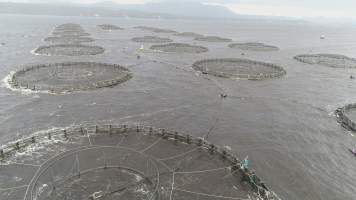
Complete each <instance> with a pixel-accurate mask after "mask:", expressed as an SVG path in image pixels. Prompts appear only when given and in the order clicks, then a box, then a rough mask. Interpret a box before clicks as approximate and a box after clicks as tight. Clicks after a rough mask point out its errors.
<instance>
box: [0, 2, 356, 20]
mask: <svg viewBox="0 0 356 200" xmlns="http://www.w3.org/2000/svg"><path fill="white" fill-rule="evenodd" d="M1 1H2V2H19V1H20V2H72V3H94V2H101V1H108V0H0V2H1ZM112 1H114V2H116V3H122V4H128V3H129V4H136V3H147V2H157V1H176V2H182V0H112ZM184 1H186V2H189V1H194V2H202V3H210V4H218V5H222V6H225V7H227V8H229V9H231V10H232V11H234V12H236V13H239V14H252V15H272V16H292V17H336V18H354V19H356V11H355V10H356V0H184Z"/></svg>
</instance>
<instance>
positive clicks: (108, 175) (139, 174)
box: [0, 124, 280, 200]
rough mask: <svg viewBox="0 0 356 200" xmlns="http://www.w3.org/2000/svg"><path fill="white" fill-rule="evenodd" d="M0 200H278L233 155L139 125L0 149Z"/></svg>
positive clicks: (42, 137)
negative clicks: (0, 172) (0, 171)
mask: <svg viewBox="0 0 356 200" xmlns="http://www.w3.org/2000/svg"><path fill="white" fill-rule="evenodd" d="M0 161H1V165H2V166H1V170H2V174H1V176H0V198H1V199H23V200H78V199H83V200H99V199H100V200H114V199H115V200H116V199H126V200H132V199H139V200H141V199H142V200H153V199H154V200H164V199H170V200H186V199H218V200H219V199H220V200H224V199H235V200H241V199H246V200H247V199H250V200H279V199H280V198H279V197H278V196H277V195H276V194H275V193H274V192H272V191H271V190H270V189H269V188H268V187H267V186H266V184H265V183H264V182H263V181H262V180H261V179H260V178H259V177H258V176H257V175H256V174H255V173H254V172H253V171H252V170H250V169H248V168H247V167H244V165H243V162H242V161H240V160H239V159H238V158H237V157H236V156H234V154H233V153H231V152H230V151H228V150H226V149H225V148H221V147H219V146H216V145H214V144H212V143H209V142H208V141H206V140H204V139H202V138H194V137H192V136H190V135H189V134H181V133H178V132H175V131H171V130H166V129H157V128H154V127H150V126H141V125H91V124H87V125H81V126H71V127H68V128H64V129H51V130H47V131H41V132H40V133H37V134H33V135H32V136H30V137H28V138H23V139H20V140H17V141H14V142H12V143H9V144H7V145H5V146H3V148H2V149H0Z"/></svg>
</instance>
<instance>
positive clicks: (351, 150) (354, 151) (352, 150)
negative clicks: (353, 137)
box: [349, 148, 356, 156]
mask: <svg viewBox="0 0 356 200" xmlns="http://www.w3.org/2000/svg"><path fill="white" fill-rule="evenodd" d="M349 150H350V152H351V153H352V154H354V155H355V156H356V148H353V149H349Z"/></svg>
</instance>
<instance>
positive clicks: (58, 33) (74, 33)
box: [52, 30, 90, 37]
mask: <svg viewBox="0 0 356 200" xmlns="http://www.w3.org/2000/svg"><path fill="white" fill-rule="evenodd" d="M52 35H53V36H60V37H65V36H72V37H74V36H76V37H84V36H90V34H89V33H86V32H84V31H72V30H65V31H53V32H52Z"/></svg>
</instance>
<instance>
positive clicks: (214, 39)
mask: <svg viewBox="0 0 356 200" xmlns="http://www.w3.org/2000/svg"><path fill="white" fill-rule="evenodd" d="M195 40H197V41H203V42H232V39H229V38H222V37H218V36H203V37H197V38H195Z"/></svg>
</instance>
